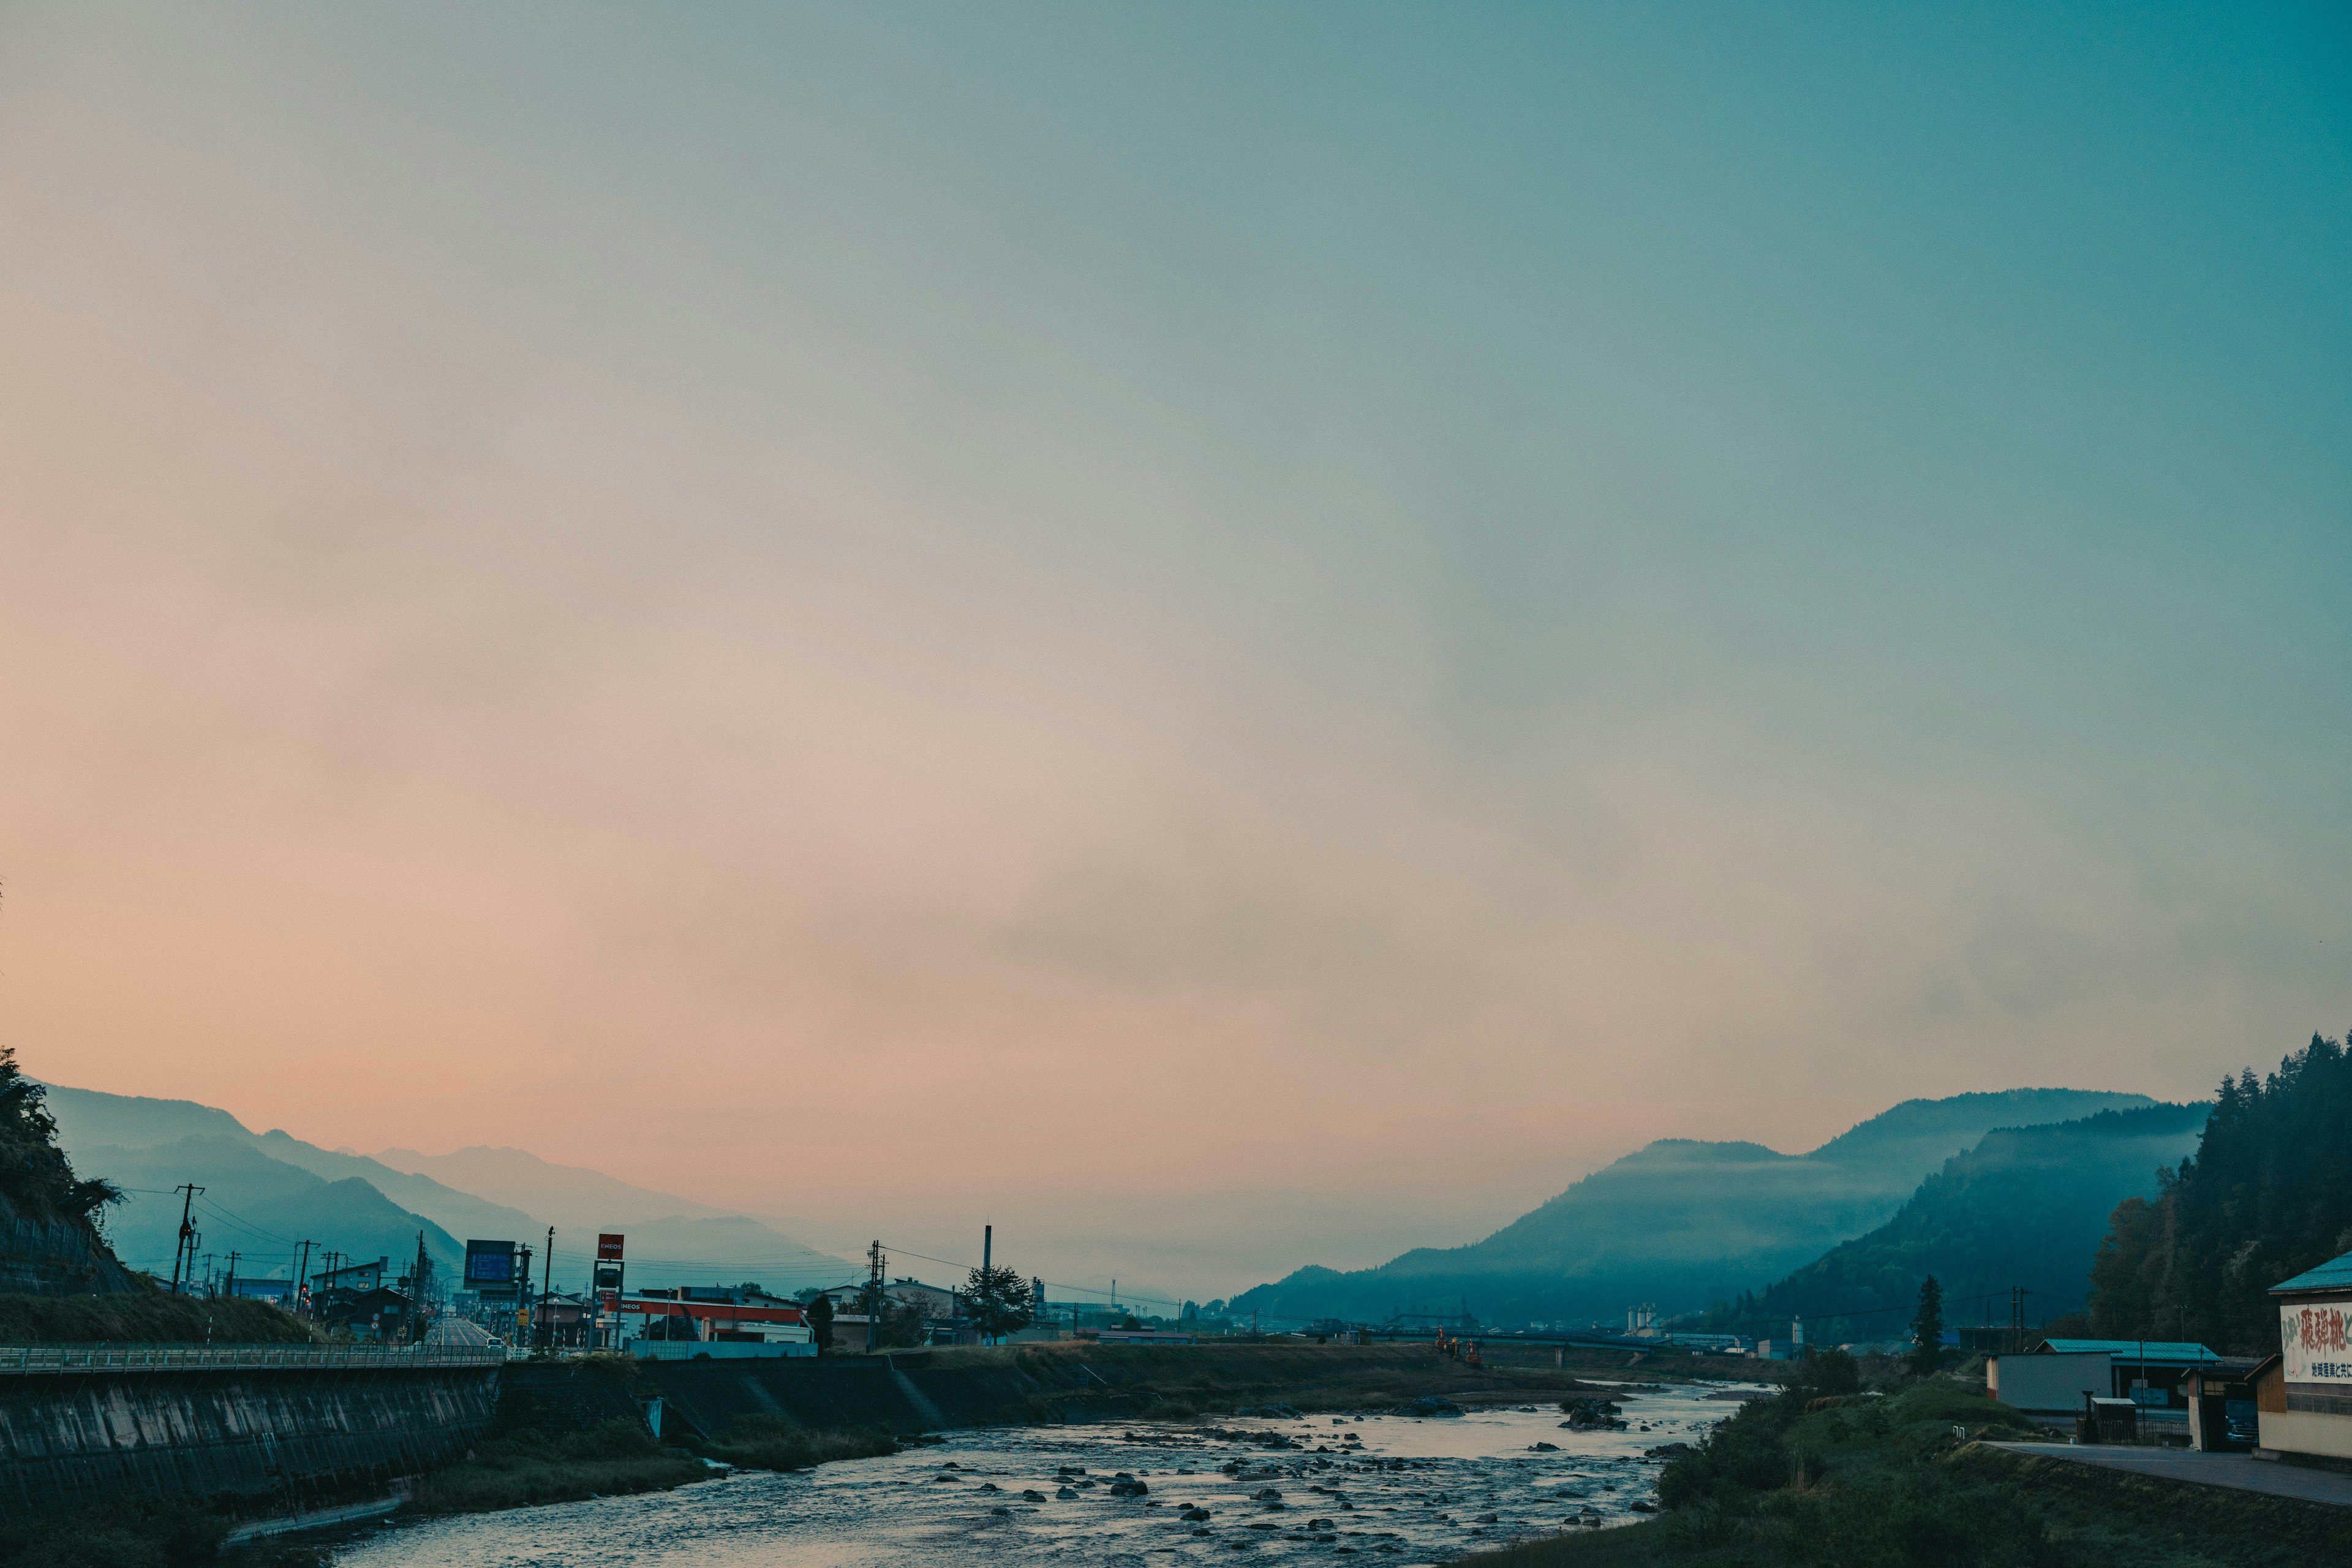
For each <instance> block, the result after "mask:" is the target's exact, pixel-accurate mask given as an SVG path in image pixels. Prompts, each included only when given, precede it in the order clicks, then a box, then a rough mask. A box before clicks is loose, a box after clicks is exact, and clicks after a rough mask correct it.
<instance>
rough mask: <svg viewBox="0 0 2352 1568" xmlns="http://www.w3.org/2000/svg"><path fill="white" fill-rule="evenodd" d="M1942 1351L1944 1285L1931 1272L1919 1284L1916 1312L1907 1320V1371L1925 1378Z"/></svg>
mask: <svg viewBox="0 0 2352 1568" xmlns="http://www.w3.org/2000/svg"><path fill="white" fill-rule="evenodd" d="M1943 1353H1944V1288H1943V1286H1942V1285H1940V1284H1938V1283H1937V1279H1936V1277H1935V1276H1934V1275H1933V1274H1930V1275H1928V1276H1927V1279H1924V1280H1922V1281H1920V1284H1919V1315H1918V1316H1917V1317H1916V1318H1913V1319H1912V1320H1911V1370H1912V1371H1913V1372H1914V1373H1917V1374H1918V1375H1919V1376H1921V1377H1925V1376H1927V1374H1928V1373H1932V1372H1934V1371H1935V1370H1936V1363H1937V1361H1939V1360H1940V1359H1941V1358H1942V1356H1943Z"/></svg>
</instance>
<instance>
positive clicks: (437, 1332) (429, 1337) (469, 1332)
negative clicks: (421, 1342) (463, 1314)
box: [425, 1318, 498, 1345]
mask: <svg viewBox="0 0 2352 1568" xmlns="http://www.w3.org/2000/svg"><path fill="white" fill-rule="evenodd" d="M425 1343H426V1344H428V1345H494V1344H496V1343H498V1340H497V1338H496V1337H495V1336H493V1335H492V1334H491V1333H490V1331H488V1329H485V1328H483V1327H482V1325H481V1324H479V1323H469V1322H467V1321H466V1320H465V1319H463V1318H436V1319H434V1320H433V1326H432V1327H431V1328H429V1329H427V1330H426V1331H425Z"/></svg>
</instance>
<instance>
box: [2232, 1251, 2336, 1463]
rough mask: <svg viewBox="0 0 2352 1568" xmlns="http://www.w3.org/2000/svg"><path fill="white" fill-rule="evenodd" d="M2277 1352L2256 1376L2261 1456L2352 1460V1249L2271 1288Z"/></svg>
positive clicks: (2254, 1387)
mask: <svg viewBox="0 0 2352 1568" xmlns="http://www.w3.org/2000/svg"><path fill="white" fill-rule="evenodd" d="M2271 1300H2273V1301H2275V1302H2276V1303H2277V1304H2278V1312H2279V1353H2278V1354H2277V1355H2276V1356H2274V1357H2273V1358H2271V1359H2270V1360H2269V1361H2266V1362H2264V1363H2262V1365H2261V1366H2260V1367H2258V1368H2257V1369H2256V1370H2255V1371H2254V1373H2252V1377H2251V1378H2250V1381H2251V1382H2252V1385H2253V1390H2254V1405H2255V1417H2256V1420H2257V1422H2258V1424H2259V1427H2260V1432H2261V1446H2260V1447H2258V1448H2256V1449H2255V1453H2256V1455H2257V1456H2258V1457H2260V1458H2278V1459H2297V1460H2316V1461H2319V1462H2322V1463H2342V1462H2345V1461H2352V1343H2347V1339H2346V1333H2347V1329H2352V1252H2347V1253H2346V1254H2345V1255H2344V1256H2342V1257H2341V1258H2330V1259H2329V1260H2328V1261H2327V1262H2326V1263H2323V1264H2321V1265H2320V1266H2319V1267H2318V1268H2312V1269H2307V1270H2305V1272H2303V1273H2301V1274H2298V1275H2296V1276H2295V1277H2294V1279H2283V1280H2281V1281H2280V1282H2279V1283H2278V1284H2276V1285H2273V1286H2272V1287H2271Z"/></svg>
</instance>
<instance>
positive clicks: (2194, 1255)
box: [2090, 1035, 2352, 1354]
mask: <svg viewBox="0 0 2352 1568" xmlns="http://www.w3.org/2000/svg"><path fill="white" fill-rule="evenodd" d="M2347 1251H2352V1060H2347V1057H2346V1053H2345V1049H2344V1047H2343V1046H2342V1045H2340V1044H2339V1043H2337V1042H2336V1041H2334V1040H2329V1039H2324V1038H2322V1037H2319V1036H2317V1035H2314V1036H2313V1037H2311V1044H2310V1045H2308V1046H2306V1047H2304V1048H2303V1049H2302V1050H2300V1051H2297V1052H2295V1053H2294V1054H2293V1055H2291V1056H2289V1057H2287V1058H2285V1059H2284V1060H2283V1061H2281V1062H2280V1063H2279V1068H2278V1070H2277V1071H2276V1072H2274V1073H2272V1074H2271V1075H2270V1076H2269V1077H2268V1078H2267V1079H2263V1078H2257V1077H2256V1076H2255V1074H2254V1070H2253V1068H2247V1069H2246V1070H2245V1071H2244V1072H2243V1073H2242V1074H2241V1075H2240V1076H2238V1077H2237V1078H2234V1079H2231V1078H2228V1077H2224V1078H2223V1079H2221V1093H2220V1094H2219V1095H2217V1096H2216V1097H2215V1100H2214V1104H2213V1115H2212V1119H2211V1120H2210V1121H2208V1122H2207V1123H2206V1126H2205V1135H2204V1138H2203V1139H2202V1140H2201V1141H2200V1143H2199V1144H2198V1148H2197V1152H2196V1153H2195V1154H2194V1155H2193V1156H2192V1157H2190V1158H2189V1159H2186V1160H2183V1161H2182V1162H2181V1163H2180V1165H2179V1170H2178V1171H2177V1172H2174V1173H2168V1176H2167V1178H2166V1180H2165V1182H2164V1183H2163V1184H2162V1189H2161V1190H2160V1191H2159V1192H2158V1194H2155V1196H2154V1197H2153V1198H2152V1199H2147V1198H2131V1199H2127V1200H2126V1201H2125V1202H2124V1203H2123V1204H2122V1205H2119V1206H2117V1208H2116V1211H2115V1214H2114V1215H2113V1216H2112V1219H2111V1221H2110V1223H2109V1228H2108V1232H2107V1237H2106V1239H2105V1241H2104V1242H2103V1243H2102V1244H2101V1245H2100V1247H2099V1254H2098V1259H2097V1262H2096V1263H2095V1265H2094V1267H2093V1271H2092V1294H2091V1309H2090V1311H2091V1326H2092V1331H2094V1332H2095V1333H2098V1334H2102V1335H2109V1336H2115V1337H2123V1336H2126V1335H2137V1334H2148V1335H2155V1334H2158V1333H2159V1332H2160V1333H2162V1334H2163V1335H2164V1337H2166V1338H2168V1339H2189V1340H2200V1341H2202V1342H2205V1343H2207V1344H2209V1345H2211V1346H2213V1347H2214V1348H2215V1349H2217V1350H2228V1351H2232V1352H2241V1353H2245V1354H2258V1353H2266V1352H2271V1351H2274V1350H2276V1349H2278V1314H2277V1312H2276V1310H2273V1307H2272V1305H2271V1302H2270V1299H2269V1296H2268V1294H2267V1292H2268V1290H2269V1289H2270V1287H2271V1286H2273V1285H2274V1284H2276V1283H2278V1282H2279V1281H2280V1280H2282V1279H2288V1278H2290V1277H2291V1276H2293V1275H2295V1274H2299V1273H2301V1272H2302V1271H2303V1270H2305V1269H2306V1268H2311V1267H2313V1266H2314V1265H2315V1264H2319V1263H2324V1262H2326V1260H2327V1259H2329V1258H2335V1257H2336V1256H2338V1255H2340V1254H2342V1253H2345V1252H2347Z"/></svg>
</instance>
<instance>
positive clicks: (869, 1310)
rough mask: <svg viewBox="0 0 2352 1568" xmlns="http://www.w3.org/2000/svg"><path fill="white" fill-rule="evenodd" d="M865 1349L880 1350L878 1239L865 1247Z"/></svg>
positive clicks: (880, 1289) (880, 1316)
mask: <svg viewBox="0 0 2352 1568" xmlns="http://www.w3.org/2000/svg"><path fill="white" fill-rule="evenodd" d="M881 1348H882V1242H881V1239H880V1238H879V1237H877V1238H876V1239H875V1240H873V1241H871V1242H869V1243H867V1244H866V1352H867V1353H869V1354H871V1353H872V1352H875V1351H877V1350H879V1349H881Z"/></svg>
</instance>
